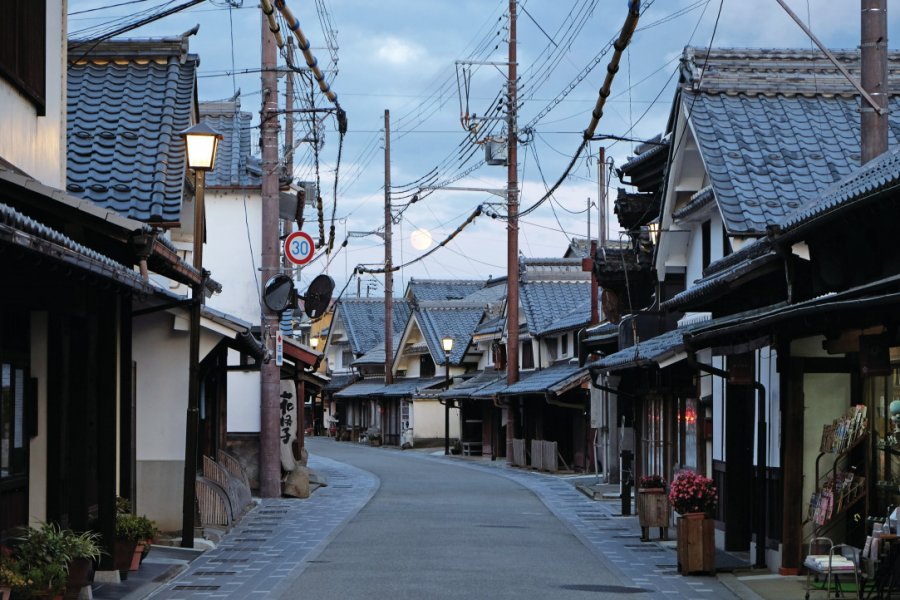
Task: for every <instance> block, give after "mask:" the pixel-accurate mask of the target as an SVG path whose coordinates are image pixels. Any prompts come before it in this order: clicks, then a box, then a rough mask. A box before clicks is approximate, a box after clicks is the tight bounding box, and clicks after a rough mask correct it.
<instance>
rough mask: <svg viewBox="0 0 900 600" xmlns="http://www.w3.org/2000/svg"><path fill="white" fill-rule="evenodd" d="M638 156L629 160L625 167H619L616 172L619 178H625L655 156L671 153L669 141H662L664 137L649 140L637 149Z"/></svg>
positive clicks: (658, 136)
mask: <svg viewBox="0 0 900 600" xmlns="http://www.w3.org/2000/svg"><path fill="white" fill-rule="evenodd" d="M636 151H637V154H635V155H634V156H632V157H631V158H629V159H628V162H626V163H625V164H624V165H622V166H621V167H619V168H618V169H617V170H616V173H617V174H618V175H619V177H623V176H624V175H625V174H627V173H628V172H629V171H630V170H632V169H633V168H635V167H636V166H638V165H640V164H643V163H645V162H647V161H648V160H650V159H651V158H653V157H654V156H658V155H659V154H662V153H664V152H668V151H669V139H668V138H667V139H665V140H664V139H662V135H661V134H660V135H657V136H654V137H653V138H652V139H649V140H647V141H646V142H644V143H642V144H640V145H639V146H638V147H637V148H636Z"/></svg>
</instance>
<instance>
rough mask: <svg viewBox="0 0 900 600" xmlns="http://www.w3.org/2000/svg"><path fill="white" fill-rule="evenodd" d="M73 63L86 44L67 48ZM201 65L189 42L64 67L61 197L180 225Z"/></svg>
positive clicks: (157, 44) (117, 52)
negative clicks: (185, 134) (188, 132)
mask: <svg viewBox="0 0 900 600" xmlns="http://www.w3.org/2000/svg"><path fill="white" fill-rule="evenodd" d="M70 46H71V47H73V48H74V49H73V51H72V53H71V55H72V56H79V52H83V48H84V43H83V42H72V41H70ZM198 62H199V61H198V59H197V57H196V56H194V55H191V54H187V41H186V37H185V38H182V37H177V38H166V39H162V40H153V41H147V40H122V41H107V42H102V43H100V44H98V45H97V46H96V47H95V48H94V49H93V50H91V52H90V53H89V54H88V55H87V56H86V57H84V58H81V59H79V60H77V61H76V62H74V63H70V64H69V67H68V109H67V110H68V118H67V129H66V138H67V153H66V154H67V170H66V180H67V183H66V189H67V190H68V191H69V192H70V193H72V194H74V195H76V196H80V197H82V198H86V199H89V200H91V201H93V202H96V203H97V204H99V205H101V206H103V207H106V208H110V209H112V210H115V211H116V212H118V213H119V214H122V215H125V216H128V217H131V218H134V219H138V220H140V221H152V222H162V223H178V222H179V221H180V219H181V201H182V195H183V193H184V179H185V170H186V167H185V153H184V142H183V141H182V139H181V138H180V137H179V136H178V135H177V134H178V132H179V131H182V130H184V129H187V128H188V127H189V126H190V125H191V123H192V114H193V107H194V89H195V85H196V71H197V64H198Z"/></svg>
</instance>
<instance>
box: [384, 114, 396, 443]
mask: <svg viewBox="0 0 900 600" xmlns="http://www.w3.org/2000/svg"><path fill="white" fill-rule="evenodd" d="M392 224H393V222H392V220H391V111H389V110H385V111H384V383H385V385H390V384H392V383H393V382H394V376H393V373H392V372H391V369H392V367H393V364H394V273H393V272H392V271H391V269H392V268H393V262H392V260H391V225H392ZM381 418H382V429H384V412H382V414H381ZM381 434H382V436H385V435H387V431H386V430H385V431H382V432H381ZM382 439H383V437H382Z"/></svg>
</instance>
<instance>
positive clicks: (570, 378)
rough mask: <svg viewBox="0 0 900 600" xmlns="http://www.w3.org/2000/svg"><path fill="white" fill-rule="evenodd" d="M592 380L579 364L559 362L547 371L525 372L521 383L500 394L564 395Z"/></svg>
mask: <svg viewBox="0 0 900 600" xmlns="http://www.w3.org/2000/svg"><path fill="white" fill-rule="evenodd" d="M589 378H590V375H589V374H588V370H587V367H579V366H578V363H577V362H576V363H574V364H573V363H570V362H569V361H564V362H559V363H556V364H555V365H551V366H549V367H547V368H546V369H539V370H537V371H523V372H522V373H521V374H520V377H519V381H517V382H516V383H514V384H512V385H510V386H507V387H506V388H505V389H503V390H502V391H501V392H500V395H502V396H518V395H524V394H541V395H543V394H545V393H553V394H562V393H564V392H567V391H568V390H570V389H572V388H573V387H575V386H577V385H580V384H581V383H582V382H584V381H587V380H588V379H589Z"/></svg>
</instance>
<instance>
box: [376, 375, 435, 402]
mask: <svg viewBox="0 0 900 600" xmlns="http://www.w3.org/2000/svg"><path fill="white" fill-rule="evenodd" d="M445 381H446V379H444V378H443V377H409V378H402V379H395V380H394V383H392V384H390V385H386V386H384V387H383V388H381V391H380V392H379V395H381V396H396V397H403V396H415V395H416V394H417V393H418V392H421V391H422V390H426V389H428V388H431V387H435V386H437V385H442V384H444V382H445Z"/></svg>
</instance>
